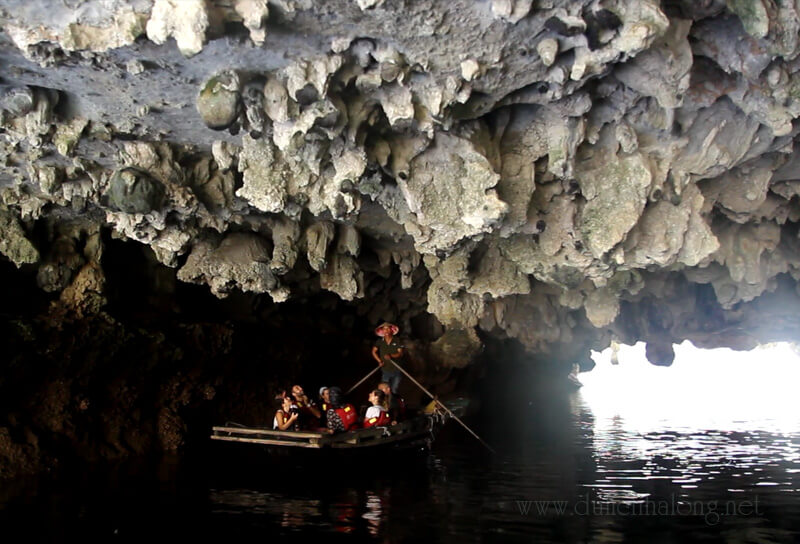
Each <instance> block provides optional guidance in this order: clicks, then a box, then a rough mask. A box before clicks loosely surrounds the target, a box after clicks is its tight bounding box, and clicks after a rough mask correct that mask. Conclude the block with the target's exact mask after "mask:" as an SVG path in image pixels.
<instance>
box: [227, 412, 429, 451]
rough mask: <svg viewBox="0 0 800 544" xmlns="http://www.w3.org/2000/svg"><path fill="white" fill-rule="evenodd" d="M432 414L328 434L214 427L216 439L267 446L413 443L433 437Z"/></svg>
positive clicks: (372, 445) (256, 428) (327, 446)
mask: <svg viewBox="0 0 800 544" xmlns="http://www.w3.org/2000/svg"><path fill="white" fill-rule="evenodd" d="M432 424H433V421H432V419H431V417H430V416H418V417H415V418H413V419H409V420H407V421H403V422H401V423H398V424H397V425H389V426H386V427H371V428H369V429H356V430H353V431H349V432H346V433H337V434H328V433H324V432H316V431H276V430H273V429H264V428H258V427H228V426H225V427H212V434H211V439H212V440H222V441H227V442H240V443H246V444H261V445H263V446H273V447H288V448H311V449H324V448H331V449H340V448H371V447H375V446H384V445H401V444H409V445H410V444H412V443H415V442H418V441H424V440H426V439H427V438H429V437H430V436H431V430H432Z"/></svg>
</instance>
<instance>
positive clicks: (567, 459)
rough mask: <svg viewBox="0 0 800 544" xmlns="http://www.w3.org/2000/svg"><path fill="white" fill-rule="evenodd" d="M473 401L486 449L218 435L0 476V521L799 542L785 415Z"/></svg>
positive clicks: (256, 537) (340, 534)
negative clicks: (146, 452) (213, 449)
mask: <svg viewBox="0 0 800 544" xmlns="http://www.w3.org/2000/svg"><path fill="white" fill-rule="evenodd" d="M484 414H485V415H486V416H487V417H486V418H484V420H483V421H476V422H475V423H476V424H477V425H478V426H479V427H480V428H481V429H482V432H484V433H485V434H486V438H487V439H488V440H489V441H490V442H491V443H492V444H493V445H495V447H496V448H497V450H498V453H497V454H496V455H489V454H487V453H486V452H485V451H483V450H482V448H481V446H480V445H479V444H477V443H476V442H475V441H474V440H473V439H471V438H470V437H469V435H467V434H466V433H465V432H463V431H461V430H460V429H459V428H458V427H457V425H456V424H454V423H452V422H451V423H450V424H449V426H448V427H446V428H445V430H444V431H443V432H442V433H441V435H440V436H439V437H438V439H437V441H436V442H435V444H434V447H433V449H432V451H431V452H430V453H428V454H425V453H422V454H412V453H408V454H405V455H404V456H403V458H401V459H399V460H398V459H396V458H391V459H387V458H382V457H377V456H371V457H364V458H362V459H360V460H358V461H357V462H354V463H347V462H336V463H327V464H324V463H317V464H316V466H314V463H313V461H312V463H310V464H309V463H306V464H305V465H303V466H302V467H296V466H295V465H296V463H295V462H294V460H293V459H292V458H288V457H280V458H274V457H273V458H269V457H265V456H262V455H260V452H249V453H248V454H247V455H244V456H242V455H239V453H241V452H242V450H241V449H240V448H239V445H228V444H226V445H225V446H232V448H225V449H224V450H223V451H221V452H220V451H219V450H218V451H217V453H216V454H215V455H213V456H211V455H209V456H205V455H204V456H203V458H191V457H189V458H184V459H181V460H170V459H167V460H162V461H161V462H159V463H149V462H140V463H126V464H125V465H124V466H119V467H115V468H95V469H93V470H91V471H88V472H85V473H74V474H69V475H62V476H59V477H58V478H53V477H45V478H38V479H35V480H22V481H15V482H11V483H7V484H3V489H2V492H0V524H1V526H2V527H3V531H4V532H5V534H6V535H9V534H19V531H20V530H21V531H24V534H26V535H27V536H26V541H35V542H38V541H48V542H65V541H70V542H72V541H75V540H76V539H82V540H83V541H89V542H115V541H120V542H142V541H145V542H146V541H156V542H158V541H164V540H178V541H186V540H194V541H218V542H219V541H221V542H232V541H245V542H268V541H270V542H271V541H282V540H289V539H291V540H298V539H299V540H300V541H305V540H307V539H309V538H314V539H318V540H319V541H320V542H323V541H325V542H327V541H339V540H348V541H349V540H359V541H369V542H655V543H658V542H689V541H702V542H800V498H799V496H798V491H800V427H798V428H795V429H791V428H789V429H782V430H781V431H780V432H779V431H777V430H775V429H771V428H770V425H769V422H764V425H763V426H762V425H760V422H759V421H750V422H748V423H749V425H748V426H747V427H748V430H747V431H735V430H726V429H691V428H682V427H680V426H671V425H670V422H669V421H661V422H660V423H658V425H656V426H655V427H651V428H649V429H646V430H643V429H642V428H641V426H640V425H637V426H635V427H631V426H629V425H627V424H626V420H625V419H624V418H623V417H621V416H613V417H606V416H603V417H599V416H598V415H596V414H595V413H593V411H592V409H591V407H590V405H589V404H588V403H587V401H586V399H584V398H583V396H582V395H581V394H580V393H573V394H553V395H544V396H541V397H540V398H538V399H537V400H527V399H526V402H520V403H516V404H515V405H514V406H509V407H508V410H507V411H506V412H503V411H499V410H498V411H490V412H489V413H488V414H487V410H484ZM659 427H660V428H659ZM760 427H763V428H760ZM244 448H245V449H247V447H244ZM232 449H236V450H237V452H236V453H237V454H236V455H232V453H233V452H232ZM256 453H258V454H256ZM4 541H5V539H4ZM9 542H11V541H10V540H9Z"/></svg>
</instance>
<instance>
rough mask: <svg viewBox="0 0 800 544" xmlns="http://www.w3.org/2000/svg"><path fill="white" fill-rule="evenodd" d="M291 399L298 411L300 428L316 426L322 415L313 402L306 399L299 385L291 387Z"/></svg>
mask: <svg viewBox="0 0 800 544" xmlns="http://www.w3.org/2000/svg"><path fill="white" fill-rule="evenodd" d="M292 398H293V399H294V402H295V404H296V405H297V407H298V408H299V409H300V421H299V424H300V428H302V429H308V428H310V427H316V426H318V425H319V420H320V417H321V416H322V413H321V412H320V411H319V408H317V405H316V404H315V403H314V401H313V400H311V399H309V398H308V396H307V395H306V393H305V391H303V388H302V387H300V386H299V385H293V386H292Z"/></svg>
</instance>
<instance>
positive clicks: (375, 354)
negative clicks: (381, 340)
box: [372, 346, 383, 366]
mask: <svg viewBox="0 0 800 544" xmlns="http://www.w3.org/2000/svg"><path fill="white" fill-rule="evenodd" d="M372 358H373V359H375V360H376V361H378V364H379V365H381V366H383V361H381V358H380V356H379V355H378V346H372Z"/></svg>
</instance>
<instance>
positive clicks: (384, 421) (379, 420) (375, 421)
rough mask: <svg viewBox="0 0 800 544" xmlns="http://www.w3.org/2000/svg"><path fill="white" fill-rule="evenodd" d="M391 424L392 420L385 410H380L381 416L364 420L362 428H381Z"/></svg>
mask: <svg viewBox="0 0 800 544" xmlns="http://www.w3.org/2000/svg"><path fill="white" fill-rule="evenodd" d="M391 422H392V418H391V417H389V414H388V413H387V412H386V410H381V415H379V416H377V417H371V418H369V419H365V420H364V428H365V429H367V428H369V427H383V426H384V425H388V424H389V423H391Z"/></svg>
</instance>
